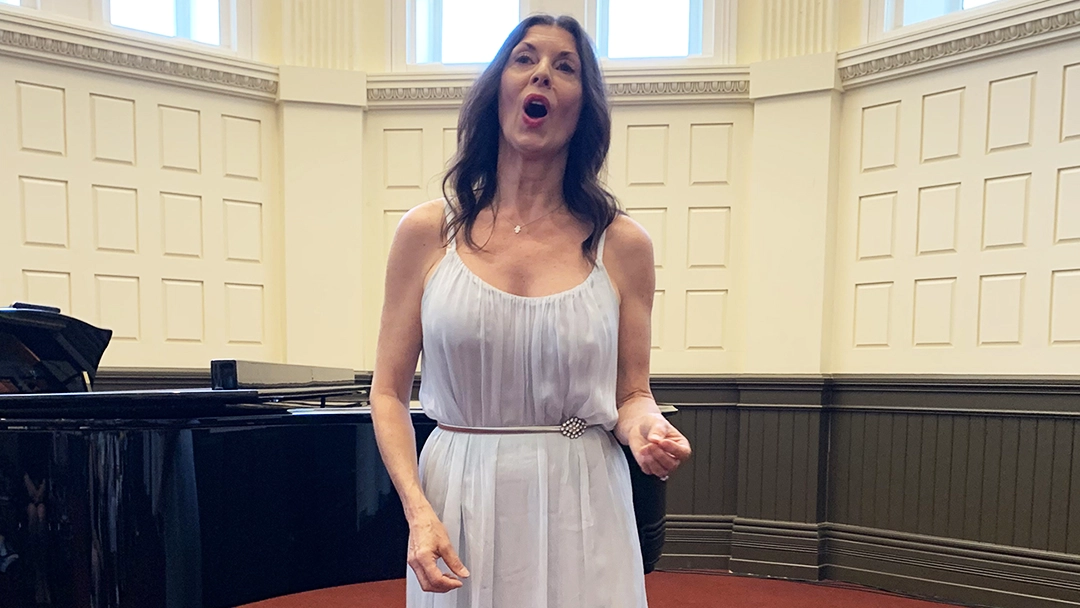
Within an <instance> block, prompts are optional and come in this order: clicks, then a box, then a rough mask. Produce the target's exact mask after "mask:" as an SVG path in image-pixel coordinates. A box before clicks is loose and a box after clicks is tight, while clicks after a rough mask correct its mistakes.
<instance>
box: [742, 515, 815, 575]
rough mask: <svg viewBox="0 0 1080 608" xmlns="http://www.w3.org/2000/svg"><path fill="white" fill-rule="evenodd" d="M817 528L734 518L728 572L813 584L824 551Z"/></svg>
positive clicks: (803, 524) (783, 522) (810, 525)
mask: <svg viewBox="0 0 1080 608" xmlns="http://www.w3.org/2000/svg"><path fill="white" fill-rule="evenodd" d="M823 541H824V539H823V537H822V529H821V527H820V525H818V524H807V523H797V522H787V521H764V520H754V519H743V518H739V517H737V518H735V522H734V527H733V529H732V534H731V568H730V569H731V571H732V572H735V573H738V574H752V575H756V576H770V577H776V578H791V579H798V580H807V581H816V580H819V579H820V578H821V561H822V560H821V558H822V553H823V549H824V542H823Z"/></svg>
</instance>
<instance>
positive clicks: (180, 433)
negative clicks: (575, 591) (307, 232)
mask: <svg viewBox="0 0 1080 608" xmlns="http://www.w3.org/2000/svg"><path fill="white" fill-rule="evenodd" d="M108 340H109V332H108V331H107V330H101V329H98V328H94V327H92V326H89V325H87V324H85V323H83V322H81V321H78V320H76V319H72V318H69V317H65V316H63V315H60V314H59V313H58V311H55V310H47V309H40V308H25V307H23V308H9V309H0V606H3V607H5V608H7V607H9V606H12V607H15V606H19V607H21V606H52V607H58V608H68V607H78V608H83V607H85V608H148V607H163V608H224V607H227V606H237V605H241V604H245V603H249V602H253V601H257V600H261V599H266V598H270V597H276V596H280V595H287V594H291V593H298V592H301V591H307V590H312V589H319V588H325V587H331V586H336V585H344V584H352V583H360V582H367V581H374V580H386V579H393V578H400V577H402V576H403V575H404V572H405V568H406V564H405V551H406V545H407V539H408V526H407V524H406V522H405V519H404V516H403V514H402V511H401V504H400V502H399V501H398V498H397V495H396V493H395V492H394V489H393V486H392V485H391V482H390V478H389V476H388V475H387V473H386V470H385V469H384V468H383V465H382V461H381V459H380V456H379V452H378V447H377V445H376V442H375V434H374V429H373V427H372V423H371V415H370V410H369V408H368V403H367V389H368V387H367V386H363V385H357V384H355V382H354V379H353V374H352V372H351V371H350V370H328V369H325V368H307V367H301V366H289V365H280V364H259V363H248V362H238V361H215V362H213V363H212V364H211V372H212V374H211V375H212V378H213V380H212V386H208V387H206V388H200V389H161V390H139V391H111V392H100V391H99V392H93V391H91V390H90V389H91V388H92V386H93V382H94V378H95V374H96V370H97V365H98V362H99V361H100V358H101V355H102V353H103V352H104V350H105V347H106V346H107V344H108ZM412 418H413V425H414V427H415V428H416V434H417V445H418V448H419V447H422V445H423V442H424V440H426V438H427V437H428V435H429V434H430V433H431V431H432V430H433V429H434V428H435V424H434V422H433V421H431V420H430V419H428V418H427V417H426V416H424V415H423V414H422V413H420V412H419V411H413V415H412ZM629 460H630V464H631V467H630V468H631V475H632V478H633V483H634V502H635V509H636V515H637V519H638V524H639V531H640V533H641V541H642V548H643V552H644V556H645V562H646V570H647V571H648V570H651V569H652V567H653V566H654V565H655V563H656V561H657V559H659V556H660V550H661V548H662V544H663V535H664V523H663V522H664V486H663V484H662V483H661V482H659V480H656V479H655V478H653V477H648V476H646V475H644V474H643V473H641V471H640V469H638V468H637V466H636V464H635V463H634V462H633V459H632V458H630V459H629Z"/></svg>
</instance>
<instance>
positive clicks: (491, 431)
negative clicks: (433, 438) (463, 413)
mask: <svg viewBox="0 0 1080 608" xmlns="http://www.w3.org/2000/svg"><path fill="white" fill-rule="evenodd" d="M590 426H597V425H595V424H589V423H587V422H585V421H584V420H582V419H581V418H578V417H577V416H573V417H571V418H567V419H566V421H565V422H563V423H562V424H560V425H558V426H454V425H452V424H444V423H442V422H440V423H439V428H440V429H443V430H446V431H451V432H454V433H473V434H478V435H518V434H523V433H559V434H561V435H562V436H564V437H569V438H570V439H577V438H578V437H581V436H582V435H583V434H585V429H587V428H589V427H590Z"/></svg>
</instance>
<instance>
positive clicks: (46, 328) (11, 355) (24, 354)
mask: <svg viewBox="0 0 1080 608" xmlns="http://www.w3.org/2000/svg"><path fill="white" fill-rule="evenodd" d="M111 338H112V331H110V330H108V329H101V328H98V327H94V326H92V325H89V324H87V323H85V322H83V321H80V320H78V319H73V318H71V317H68V316H65V315H62V314H60V310H59V309H57V308H50V307H44V306H33V305H30V304H19V303H16V304H14V305H12V307H10V308H0V393H46V392H75V391H85V390H87V387H88V384H92V383H93V381H94V377H95V375H96V374H97V367H98V364H99V363H100V362H101V355H102V354H103V353H104V352H105V348H106V347H107V346H108V345H109V340H110V339H111Z"/></svg>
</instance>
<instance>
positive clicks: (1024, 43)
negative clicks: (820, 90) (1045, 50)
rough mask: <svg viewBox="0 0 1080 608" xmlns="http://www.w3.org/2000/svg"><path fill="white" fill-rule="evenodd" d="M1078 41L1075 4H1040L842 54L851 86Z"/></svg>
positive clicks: (844, 77) (1079, 7)
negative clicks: (1076, 39)
mask: <svg viewBox="0 0 1080 608" xmlns="http://www.w3.org/2000/svg"><path fill="white" fill-rule="evenodd" d="M1073 37H1080V1H1078V0H1045V1H1043V2H1037V3H1032V4H1029V5H1025V6H1022V7H1019V8H1014V9H1011V10H1009V9H1003V10H1002V11H999V12H997V13H994V14H990V15H987V16H986V17H983V18H980V19H973V20H970V21H961V22H958V23H953V24H950V25H948V26H943V27H940V28H932V29H926V30H920V31H916V33H914V34H909V35H906V36H898V37H896V38H890V39H886V40H883V41H881V42H877V43H873V44H869V45H865V46H862V47H860V48H858V49H855V50H852V51H848V52H845V53H841V54H840V57H839V61H838V64H839V70H840V79H841V81H842V82H843V84H844V88H852V87H855V86H861V85H866V84H870V83H873V82H880V81H883V80H891V79H894V78H898V77H901V76H909V75H912V74H916V73H921V72H926V71H929V70H936V69H942V68H945V67H950V66H953V65H956V64H959V63H965V62H968V61H973V60H975V59H983V58H989V57H992V56H995V55H999V54H1002V53H1005V52H1017V51H1021V50H1024V49H1028V48H1034V47H1036V46H1041V45H1045V44H1050V43H1054V42H1060V41H1063V40H1067V39H1069V38H1073Z"/></svg>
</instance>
